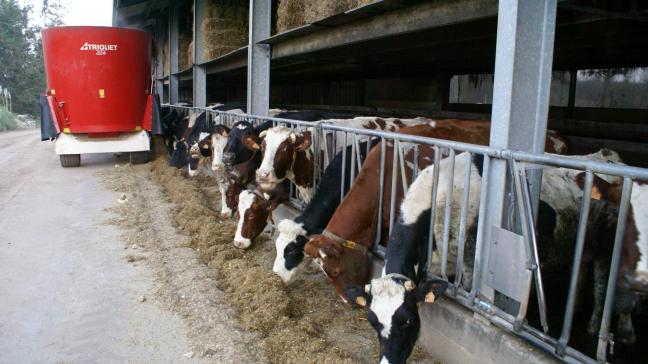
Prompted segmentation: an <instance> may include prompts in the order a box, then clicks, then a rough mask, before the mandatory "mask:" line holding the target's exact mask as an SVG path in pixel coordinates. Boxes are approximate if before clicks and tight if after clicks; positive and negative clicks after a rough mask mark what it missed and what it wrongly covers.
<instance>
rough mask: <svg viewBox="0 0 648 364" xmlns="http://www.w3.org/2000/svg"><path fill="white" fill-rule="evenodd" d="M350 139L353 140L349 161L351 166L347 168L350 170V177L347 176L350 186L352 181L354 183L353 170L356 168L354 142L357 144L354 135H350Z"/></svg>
mask: <svg viewBox="0 0 648 364" xmlns="http://www.w3.org/2000/svg"><path fill="white" fill-rule="evenodd" d="M351 138H353V139H352V140H351V160H350V162H351V165H350V166H349V167H350V168H351V169H350V174H351V175H350V176H349V183H350V184H352V183H353V181H355V170H356V169H355V167H356V162H355V161H356V151H357V150H356V142H357V135H356V133H352V134H351ZM357 153H358V154H359V153H360V152H359V151H357Z"/></svg>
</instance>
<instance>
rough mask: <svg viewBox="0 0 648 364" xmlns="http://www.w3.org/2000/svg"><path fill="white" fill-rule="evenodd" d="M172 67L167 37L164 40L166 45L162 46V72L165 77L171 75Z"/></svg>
mask: <svg viewBox="0 0 648 364" xmlns="http://www.w3.org/2000/svg"><path fill="white" fill-rule="evenodd" d="M170 69H171V63H170V58H169V38H168V37H167V38H166V39H165V40H164V46H163V48H162V72H163V75H164V77H166V76H168V75H169V70H170Z"/></svg>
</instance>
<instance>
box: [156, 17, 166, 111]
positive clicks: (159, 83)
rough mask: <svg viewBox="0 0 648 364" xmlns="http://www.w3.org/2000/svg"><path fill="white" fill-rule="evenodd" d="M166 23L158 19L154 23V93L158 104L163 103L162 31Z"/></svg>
mask: <svg viewBox="0 0 648 364" xmlns="http://www.w3.org/2000/svg"><path fill="white" fill-rule="evenodd" d="M166 23H167V22H166V21H164V20H163V18H161V17H158V18H156V21H155V44H156V45H157V47H156V50H157V54H156V55H155V58H156V62H155V78H156V81H155V92H156V93H157V94H158V95H159V96H160V102H164V100H163V99H164V81H163V80H162V79H163V78H164V38H165V36H164V30H165V28H166V27H165V25H166Z"/></svg>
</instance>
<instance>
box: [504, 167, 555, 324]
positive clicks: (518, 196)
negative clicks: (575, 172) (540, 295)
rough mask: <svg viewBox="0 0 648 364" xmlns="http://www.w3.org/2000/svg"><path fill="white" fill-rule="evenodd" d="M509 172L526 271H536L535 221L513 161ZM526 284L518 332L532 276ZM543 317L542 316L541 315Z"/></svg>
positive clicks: (520, 309) (525, 309)
mask: <svg viewBox="0 0 648 364" xmlns="http://www.w3.org/2000/svg"><path fill="white" fill-rule="evenodd" d="M508 167H509V171H510V172H511V177H512V178H513V183H514V186H515V187H514V191H513V192H514V193H515V202H516V203H517V211H518V215H519V217H520V228H521V229H522V235H523V237H524V242H525V243H526V245H525V246H524V252H525V253H526V269H527V270H535V268H536V267H535V266H534V265H535V264H536V263H535V261H534V260H533V253H532V252H531V242H530V240H531V237H530V235H531V233H530V232H529V230H530V229H529V221H531V220H533V215H529V214H528V213H527V209H526V206H524V204H525V199H524V194H523V192H522V181H521V178H520V173H519V171H518V167H517V164H516V163H515V161H514V160H513V159H510V160H509V163H508ZM527 277H528V278H527V279H526V282H523V283H524V290H523V293H522V299H521V300H520V307H519V309H518V314H517V316H516V318H515V323H514V327H515V330H516V331H518V330H519V329H520V327H521V326H522V323H523V320H524V318H525V317H526V313H527V309H528V307H529V296H530V295H531V275H527ZM541 316H542V314H541ZM544 325H546V322H544V321H543V328H544V329H545V332H546V327H545V326H544Z"/></svg>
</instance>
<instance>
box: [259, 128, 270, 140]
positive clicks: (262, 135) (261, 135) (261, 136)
mask: <svg viewBox="0 0 648 364" xmlns="http://www.w3.org/2000/svg"><path fill="white" fill-rule="evenodd" d="M266 134H268V131H267V130H264V131H262V132H260V133H259V138H261V139H263V138H265V136H266Z"/></svg>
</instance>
